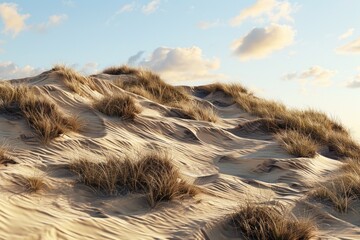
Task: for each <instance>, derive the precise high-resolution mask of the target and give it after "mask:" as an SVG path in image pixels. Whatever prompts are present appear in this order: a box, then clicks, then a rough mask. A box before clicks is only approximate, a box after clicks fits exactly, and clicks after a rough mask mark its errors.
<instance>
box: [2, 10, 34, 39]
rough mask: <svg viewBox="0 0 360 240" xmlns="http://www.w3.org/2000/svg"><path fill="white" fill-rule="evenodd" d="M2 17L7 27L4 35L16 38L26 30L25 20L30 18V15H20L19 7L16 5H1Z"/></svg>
mask: <svg viewBox="0 0 360 240" xmlns="http://www.w3.org/2000/svg"><path fill="white" fill-rule="evenodd" d="M0 17H1V19H2V21H3V22H4V26H5V28H4V30H3V33H5V34H11V35H12V36H13V37H15V36H16V35H18V34H19V33H20V32H21V31H23V30H25V29H26V23H25V20H26V19H28V18H29V17H30V14H20V13H19V12H18V5H17V4H15V3H1V4H0Z"/></svg>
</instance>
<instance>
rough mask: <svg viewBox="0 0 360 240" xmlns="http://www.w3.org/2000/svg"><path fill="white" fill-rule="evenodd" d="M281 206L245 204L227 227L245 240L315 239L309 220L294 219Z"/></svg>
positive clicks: (231, 217) (312, 226) (311, 223)
mask: <svg viewBox="0 0 360 240" xmlns="http://www.w3.org/2000/svg"><path fill="white" fill-rule="evenodd" d="M283 209H284V207H283V206H280V207H279V206H269V205H257V204H255V203H247V204H246V205H245V206H242V207H240V208H239V209H238V210H237V211H236V212H235V213H233V214H232V215H231V216H230V218H229V221H228V223H229V225H230V226H232V227H234V228H235V230H236V232H237V233H240V234H241V236H242V237H244V238H245V239H247V240H279V239H283V240H307V239H311V238H313V237H315V231H316V226H315V225H314V223H313V222H312V221H310V220H309V219H295V218H294V217H292V216H291V215H290V214H289V213H286V212H285V211H284V210H283Z"/></svg>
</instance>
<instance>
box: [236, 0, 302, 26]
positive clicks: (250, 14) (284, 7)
mask: <svg viewBox="0 0 360 240" xmlns="http://www.w3.org/2000/svg"><path fill="white" fill-rule="evenodd" d="M296 9H297V6H293V5H291V4H290V3H289V2H287V1H276V0H257V1H256V2H255V3H254V4H253V5H251V6H249V7H247V8H245V9H243V10H242V11H241V12H240V13H239V14H238V15H237V16H236V17H234V18H232V19H231V20H230V25H231V26H238V25H240V24H241V23H243V22H244V21H245V20H247V19H256V18H260V17H262V16H264V15H265V16H267V18H268V19H269V22H279V21H280V20H286V21H290V22H292V21H293V18H292V17H291V13H292V12H294V10H296Z"/></svg>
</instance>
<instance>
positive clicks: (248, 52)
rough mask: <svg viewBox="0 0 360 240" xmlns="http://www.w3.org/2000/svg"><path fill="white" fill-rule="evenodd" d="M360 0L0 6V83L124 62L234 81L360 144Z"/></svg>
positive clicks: (171, 77) (179, 78)
mask: <svg viewBox="0 0 360 240" xmlns="http://www.w3.org/2000/svg"><path fill="white" fill-rule="evenodd" d="M359 9H360V1H358V0H342V1H335V0H330V1H329V0H317V1H314V0H302V1H281V0H226V1H220V0H217V1H215V0H196V1H195V0H182V1H175V0H134V1H131V0H129V1H128V0H124V1H123V0H121V1H114V0H107V1H89V0H86V1H85V0H51V1H49V0H48V1H45V0H36V1H28V0H27V1H25V0H23V1H9V2H3V1H1V2H0V79H13V78H21V77H27V76H34V75H37V74H39V73H41V72H42V71H45V70H48V69H50V68H51V67H52V66H53V65H54V64H66V65H68V66H71V67H73V68H75V69H77V70H78V71H80V72H82V73H84V74H93V73H96V72H99V71H101V70H102V69H104V68H106V67H108V66H113V65H122V64H128V65H132V66H140V67H145V68H149V69H151V70H153V71H155V72H158V73H159V74H160V75H161V76H162V78H163V79H164V80H166V81H167V82H169V83H171V84H175V85H200V84H207V83H211V82H236V83H241V84H243V85H245V86H247V87H248V88H250V89H251V90H252V91H253V92H255V94H257V95H258V96H261V97H264V98H267V99H273V100H278V101H281V102H282V103H284V104H286V105H287V106H289V107H296V108H302V109H307V108H311V109H315V110H320V111H323V112H325V113H327V114H328V115H329V116H330V117H332V118H334V119H336V120H338V121H340V122H342V123H343V124H345V126H347V127H348V128H349V130H350V131H351V132H352V133H353V136H354V138H356V139H358V140H360V123H359V119H360V19H359V14H358V10H359Z"/></svg>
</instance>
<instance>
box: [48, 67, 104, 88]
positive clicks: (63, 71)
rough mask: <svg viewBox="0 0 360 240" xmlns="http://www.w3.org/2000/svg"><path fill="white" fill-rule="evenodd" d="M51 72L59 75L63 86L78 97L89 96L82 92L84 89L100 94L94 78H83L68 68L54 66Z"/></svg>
mask: <svg viewBox="0 0 360 240" xmlns="http://www.w3.org/2000/svg"><path fill="white" fill-rule="evenodd" d="M52 71H54V72H56V73H57V74H58V75H60V76H61V77H62V78H63V79H64V82H65V85H66V86H67V87H68V88H70V89H71V90H72V91H74V92H75V93H77V94H79V95H89V94H88V93H87V92H86V91H84V88H86V87H89V88H90V89H91V90H93V91H98V92H100V93H101V92H102V91H101V88H100V87H99V86H98V85H97V84H96V81H95V79H94V78H92V77H85V76H83V75H81V74H80V73H78V72H76V71H75V70H73V69H71V68H69V67H66V66H64V65H55V66H54V67H53V68H52Z"/></svg>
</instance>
